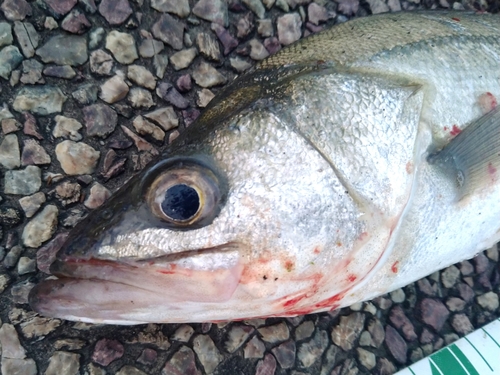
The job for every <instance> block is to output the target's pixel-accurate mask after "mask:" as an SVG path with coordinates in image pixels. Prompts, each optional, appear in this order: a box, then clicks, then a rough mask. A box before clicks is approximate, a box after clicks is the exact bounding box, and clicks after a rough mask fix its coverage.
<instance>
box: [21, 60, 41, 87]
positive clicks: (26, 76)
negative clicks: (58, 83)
mask: <svg viewBox="0 0 500 375" xmlns="http://www.w3.org/2000/svg"><path fill="white" fill-rule="evenodd" d="M22 68H23V69H22V71H23V74H22V76H21V82H22V83H26V84H29V85H34V84H35V83H41V84H43V83H45V80H44V79H43V78H42V69H43V65H42V64H41V63H39V62H38V61H36V60H35V59H31V60H24V61H23V63H22Z"/></svg>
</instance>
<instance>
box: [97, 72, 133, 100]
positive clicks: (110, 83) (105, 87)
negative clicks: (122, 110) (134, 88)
mask: <svg viewBox="0 0 500 375" xmlns="http://www.w3.org/2000/svg"><path fill="white" fill-rule="evenodd" d="M100 89H101V93H100V95H99V98H101V99H102V100H104V101H105V102H106V103H109V104H112V103H116V102H117V101H119V100H122V99H123V98H125V97H126V96H127V94H128V91H129V88H128V85H127V84H126V83H125V81H124V80H123V78H122V77H120V76H119V75H118V74H117V75H114V76H113V77H111V78H110V79H108V80H107V81H106V82H104V83H103V84H102V85H101V87H100Z"/></svg>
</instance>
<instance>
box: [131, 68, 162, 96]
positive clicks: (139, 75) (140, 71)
mask: <svg viewBox="0 0 500 375" xmlns="http://www.w3.org/2000/svg"><path fill="white" fill-rule="evenodd" d="M127 78H128V79H130V80H131V81H132V82H134V83H136V84H138V85H139V86H142V87H145V88H147V89H150V90H154V89H155V87H156V78H155V77H154V76H153V74H152V73H151V72H150V71H149V70H147V69H146V68H145V67H143V66H140V65H130V66H129V67H128V71H127Z"/></svg>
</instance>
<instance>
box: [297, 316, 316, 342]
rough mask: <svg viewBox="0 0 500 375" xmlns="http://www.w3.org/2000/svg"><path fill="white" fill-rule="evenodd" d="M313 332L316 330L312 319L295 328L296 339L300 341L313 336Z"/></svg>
mask: <svg viewBox="0 0 500 375" xmlns="http://www.w3.org/2000/svg"><path fill="white" fill-rule="evenodd" d="M313 332H314V323H313V322H312V321H310V320H308V321H305V322H304V323H302V324H301V325H300V326H298V327H297V328H296V329H295V340H297V341H300V340H304V339H306V338H308V337H311V335H312V334H313Z"/></svg>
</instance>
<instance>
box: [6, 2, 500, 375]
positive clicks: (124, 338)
mask: <svg viewBox="0 0 500 375" xmlns="http://www.w3.org/2000/svg"><path fill="white" fill-rule="evenodd" d="M498 4H499V3H498V1H495V2H485V1H483V0H480V1H474V2H467V0H464V2H462V3H460V2H448V1H447V0H440V1H433V0H422V1H421V0H413V1H406V0H405V1H399V0H388V1H387V2H385V1H383V0H368V1H366V2H365V1H362V2H359V0H339V1H330V0H315V1H314V2H312V1H311V0H241V1H240V0H229V1H227V2H225V1H222V0H211V1H210V0H189V1H188V0H101V1H98V0H97V1H95V2H94V0H78V1H77V0H38V1H29V2H27V1H26V0H3V2H2V4H1V5H0V77H1V78H0V89H1V91H0V122H1V133H0V171H1V176H2V178H1V179H0V223H1V227H0V228H1V229H0V241H1V242H0V318H1V321H0V326H1V327H0V344H1V348H2V357H1V372H2V374H4V375H7V374H37V373H40V374H47V375H52V374H68V375H71V374H93V375H97V374H115V373H116V374H121V375H125V374H127V375H138V374H159V373H161V374H189V375H190V374H210V373H214V374H221V375H222V374H227V375H229V374H258V375H271V374H293V375H299V374H321V375H323V374H324V375H329V374H368V373H375V374H391V373H394V372H395V371H397V370H398V369H401V368H404V367H405V366H407V365H409V364H411V363H413V362H415V361H417V360H419V359H420V358H422V357H424V356H426V355H428V354H430V353H433V352H434V351H436V350H438V349H440V348H441V347H443V346H445V345H447V344H449V343H451V342H453V341H455V340H457V339H458V338H459V337H461V336H464V335H465V334H467V333H468V332H471V331H472V330H474V329H475V328H478V327H480V326H482V325H484V324H486V323H488V322H490V321H492V320H494V319H495V318H497V317H499V316H500V310H499V292H500V288H499V285H500V266H499V263H498V257H499V251H498V248H497V247H495V248H492V249H489V250H487V251H486V252H484V253H481V254H479V255H478V256H477V257H475V258H474V259H472V260H470V261H464V262H462V263H460V264H457V265H455V266H451V267H449V268H447V269H445V270H443V271H441V272H436V273H435V274H432V275H430V276H429V277H427V278H425V279H422V280H420V281H418V282H416V283H414V284H411V285H409V286H407V287H405V288H403V289H400V290H396V291H394V292H392V293H390V294H389V295H386V296H382V297H379V298H377V299H375V300H373V301H371V302H366V303H360V304H356V305H354V306H351V307H350V308H346V309H341V310H337V311H333V312H331V313H322V314H313V315H307V316H301V317H297V318H293V319H266V320H258V319H257V320H252V321H245V322H228V323H224V324H217V325H216V324H189V325H187V324H183V325H179V324H164V325H154V324H151V325H143V326H136V327H119V326H110V325H106V326H99V325H89V324H81V323H72V322H66V321H60V320H57V319H45V318H43V317H39V316H37V315H36V314H34V313H33V312H32V311H31V310H30V308H29V306H28V305H27V304H26V302H27V294H28V292H29V290H30V289H31V287H32V286H33V285H34V284H35V283H37V282H38V281H39V280H41V279H43V278H45V277H46V274H45V273H44V272H43V271H46V272H47V266H48V262H49V257H50V254H51V253H53V252H54V251H55V250H57V248H58V247H59V246H60V244H61V242H62V240H63V239H64V233H65V232H66V231H67V230H68V229H69V228H71V227H72V226H74V225H75V224H76V223H77V222H78V221H79V220H80V219H81V218H82V216H84V215H85V214H86V213H87V212H88V211H89V210H91V209H93V208H95V207H98V206H99V205H100V204H101V203H102V202H103V201H104V200H105V199H106V198H107V197H108V196H109V194H110V192H111V191H114V190H116V189H117V188H118V187H119V186H121V185H122V184H123V183H124V181H125V180H126V179H127V178H128V177H129V176H130V175H131V174H133V173H134V171H137V170H140V169H141V168H143V166H144V165H145V164H146V163H147V162H148V161H150V160H151V159H152V158H154V157H155V155H157V154H158V153H161V150H162V149H163V147H164V145H166V144H168V143H169V142H171V141H172V140H173V139H175V137H176V136H177V135H178V134H179V133H180V132H182V131H183V129H184V128H185V127H186V126H188V125H189V124H190V123H191V122H192V121H193V120H194V119H195V118H196V117H197V116H198V115H199V112H200V111H201V110H202V108H203V107H205V106H206V104H207V103H208V102H209V101H210V99H211V98H212V97H213V95H214V94H216V93H217V92H218V91H219V90H220V89H221V87H223V85H224V84H225V83H226V82H228V81H230V80H232V79H233V78H234V77H235V76H236V75H237V74H239V73H241V72H243V71H245V70H246V69H248V68H249V67H250V66H252V65H253V64H254V63H255V61H257V60H261V59H263V58H265V57H267V56H268V55H269V54H272V53H274V52H276V51H277V50H279V49H280V48H281V47H282V46H283V45H287V44H290V43H292V42H293V41H295V40H297V39H298V38H300V37H303V36H306V35H308V34H310V33H314V32H317V31H319V30H321V29H323V28H325V27H327V26H329V25H332V24H335V23H339V22H344V21H346V20H348V19H349V18H352V17H361V16H367V15H369V14H371V13H381V12H387V11H399V10H413V9H417V8H427V9H430V8H432V9H435V8H453V9H481V10H489V11H496V10H497V9H498Z"/></svg>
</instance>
